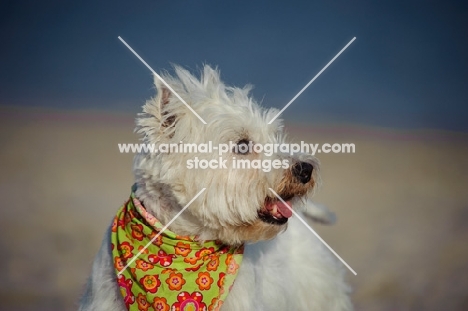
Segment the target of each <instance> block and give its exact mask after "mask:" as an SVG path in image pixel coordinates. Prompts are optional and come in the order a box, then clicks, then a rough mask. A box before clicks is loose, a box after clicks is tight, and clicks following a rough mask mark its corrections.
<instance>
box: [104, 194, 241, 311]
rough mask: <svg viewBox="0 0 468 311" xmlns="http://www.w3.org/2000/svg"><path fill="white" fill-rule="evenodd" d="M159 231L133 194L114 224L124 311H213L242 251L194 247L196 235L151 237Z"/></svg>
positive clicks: (114, 253) (218, 244)
mask: <svg viewBox="0 0 468 311" xmlns="http://www.w3.org/2000/svg"><path fill="white" fill-rule="evenodd" d="M163 227H164V226H163V225H162V224H161V223H160V222H159V221H158V220H157V219H156V218H155V217H154V216H153V215H151V214H149V213H148V212H147V211H146V209H145V208H144V207H143V206H142V204H141V203H140V201H138V200H137V199H136V198H135V195H134V193H133V192H132V195H131V197H130V199H129V200H128V201H127V202H126V203H125V204H124V205H123V206H122V207H121V208H120V210H119V211H118V213H117V216H116V217H115V219H114V222H113V224H112V234H111V243H112V245H111V247H112V257H113V260H114V267H115V269H116V273H117V280H118V284H119V287H120V291H121V293H122V295H123V298H124V302H125V305H126V306H127V309H128V310H130V311H136V310H141V311H150V310H155V311H169V310H170V311H189V310H190V311H214V310H219V308H220V307H221V305H222V304H223V301H224V300H225V299H226V297H227V295H228V294H229V291H230V289H231V287H232V285H233V283H234V279H235V278H236V275H237V272H238V269H239V266H240V264H241V262H242V256H243V255H242V253H243V246H237V247H233V246H229V245H224V244H222V243H221V242H219V241H207V242H205V243H203V244H200V242H197V237H196V236H178V235H176V234H175V233H173V232H171V231H169V230H167V229H166V230H164V232H162V233H161V234H160V235H159V236H158V237H157V238H155V236H156V235H158V234H159V232H160V231H161V229H162V228H163ZM154 238H155V239H154ZM152 239H154V241H153V242H152V243H150V241H151V240H152ZM148 243H150V245H149V246H148V248H147V249H145V250H144V251H143V252H142V253H141V254H140V255H139V256H137V255H138V253H139V252H140V251H141V250H143V249H144V247H145V246H146V245H147V244H148ZM134 257H137V258H136V259H135V260H134V261H133V262H132V263H131V265H130V266H129V267H128V268H127V269H125V270H124V267H125V266H126V265H127V263H128V262H130V261H131V260H132V259H133V258H134Z"/></svg>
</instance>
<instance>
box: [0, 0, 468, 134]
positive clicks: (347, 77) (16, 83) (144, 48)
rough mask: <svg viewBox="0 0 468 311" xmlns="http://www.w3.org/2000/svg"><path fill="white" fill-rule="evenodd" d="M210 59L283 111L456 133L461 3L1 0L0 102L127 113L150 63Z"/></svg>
mask: <svg viewBox="0 0 468 311" xmlns="http://www.w3.org/2000/svg"><path fill="white" fill-rule="evenodd" d="M118 36H121V37H122V38H124V39H125V40H126V41H127V42H128V43H129V44H130V45H131V46H132V47H133V48H134V49H135V50H136V51H137V52H138V53H140V55H141V56H142V57H143V58H144V59H145V60H146V61H147V62H148V63H149V64H150V65H151V66H152V67H153V68H154V69H155V70H157V71H160V70H163V69H170V68H171V63H176V64H180V65H183V66H185V67H187V68H189V69H192V70H197V68H198V67H200V65H202V64H203V63H209V64H212V65H218V66H219V68H220V69H221V72H222V77H223V79H224V80H225V81H226V83H227V84H230V85H239V86H242V85H244V84H247V83H251V84H253V85H255V89H254V91H253V95H254V96H255V97H256V98H257V99H258V100H262V99H263V104H264V105H265V106H275V107H278V108H281V107H282V106H284V105H285V104H286V103H287V102H288V101H289V100H290V99H291V98H292V97H293V96H294V95H295V94H296V93H297V92H298V91H299V90H300V89H301V88H302V87H303V86H304V85H305V84H306V83H307V82H308V81H309V80H310V79H311V78H312V77H313V76H314V75H315V74H316V73H317V72H318V71H319V70H320V69H321V68H322V67H323V66H324V65H325V64H326V63H327V62H328V61H329V60H330V59H331V58H332V57H333V56H334V55H335V54H336V53H337V52H338V51H339V50H340V49H341V48H342V47H343V46H344V45H345V44H346V43H347V42H348V41H349V40H351V39H352V38H353V37H354V36H356V37H357V40H356V41H355V42H354V43H353V44H352V45H351V46H350V47H349V48H348V50H346V51H345V52H344V53H343V54H342V55H341V56H340V57H339V58H338V59H337V60H336V61H335V62H334V63H333V64H332V66H330V67H329V68H328V69H327V70H326V71H325V72H324V73H323V74H322V75H321V76H320V77H319V78H318V79H317V80H316V81H315V82H314V83H313V84H312V85H311V86H310V87H309V89H308V90H307V91H306V92H305V93H303V94H302V95H301V97H299V99H298V100H297V101H296V102H295V103H294V104H293V105H292V106H290V107H289V108H288V109H287V110H286V112H285V113H284V114H283V117H284V118H285V119H287V120H299V121H307V122H311V123H313V122H322V121H335V122H355V123H364V124H368V125H379V126H385V127H398V128H439V129H448V130H457V131H465V132H468V122H467V120H468V91H467V82H468V46H467V45H468V42H467V39H468V2H466V1H415V0H407V1H370V0H369V1H349V0H347V1H346V0H344V1H335V0H328V1H320V2H318V1H240V0H237V1H226V0H223V1H221V0H210V1H205V0H183V1H179V0H171V1H156V0H154V1H148V0H137V1H122V0H116V1H88V0H84V1H5V0H4V1H2V2H1V3H0V42H1V49H0V105H9V106H26V107H27V106H40V107H56V108H65V109H75V110H76V109H98V110H116V111H125V112H131V113H136V112H138V111H139V110H140V107H141V105H142V104H143V103H144V101H145V99H148V98H149V97H151V96H152V95H153V92H154V90H153V89H152V78H151V73H150V71H149V70H148V69H147V68H146V67H144V65H143V64H141V63H140V61H139V60H138V59H137V58H136V57H135V56H133V55H132V54H131V52H130V51H129V50H128V49H127V48H126V47H125V46H124V45H123V44H122V43H121V42H120V41H119V40H118V39H117V37H118Z"/></svg>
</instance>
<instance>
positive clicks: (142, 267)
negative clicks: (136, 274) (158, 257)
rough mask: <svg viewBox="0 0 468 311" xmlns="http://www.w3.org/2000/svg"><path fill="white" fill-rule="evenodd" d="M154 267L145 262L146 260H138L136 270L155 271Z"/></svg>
mask: <svg viewBox="0 0 468 311" xmlns="http://www.w3.org/2000/svg"><path fill="white" fill-rule="evenodd" d="M153 267H154V266H153V265H152V264H150V263H148V262H146V261H144V260H141V259H137V260H136V268H137V269H140V270H143V271H148V270H149V269H153Z"/></svg>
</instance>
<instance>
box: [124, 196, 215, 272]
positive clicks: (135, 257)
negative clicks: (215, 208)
mask: <svg viewBox="0 0 468 311" xmlns="http://www.w3.org/2000/svg"><path fill="white" fill-rule="evenodd" d="M205 190H206V188H203V189H202V190H200V192H198V193H197V195H196V196H195V197H194V198H193V199H192V200H190V202H188V203H187V205H185V206H184V208H183V209H182V210H181V211H180V212H178V213H177V215H175V216H174V218H172V219H171V221H169V222H168V223H167V225H165V226H164V227H163V228H162V229H161V230H160V231H159V233H158V234H156V235H155V236H154V237H153V238H152V239H151V241H149V242H148V244H146V245H145V247H143V248H142V249H141V250H140V251H139V252H138V254H137V255H136V256H134V257H133V258H132V260H130V261H129V263H127V265H126V266H125V267H124V268H123V269H122V270H120V271H119V273H117V276H119V275H121V274H122V273H123V272H124V271H125V270H126V269H127V268H128V267H129V266H130V265H131V264H132V263H133V262H134V261H135V260H137V258H138V257H140V255H141V254H142V253H143V252H144V251H145V250H146V249H147V248H148V246H149V245H150V244H151V243H153V242H154V240H156V239H157V238H158V236H160V235H161V234H162V233H163V232H164V231H165V230H166V229H167V228H168V227H169V226H170V225H171V224H172V222H173V221H174V220H176V218H177V217H179V216H180V214H182V213H183V212H184V211H185V210H186V209H187V207H189V206H190V204H192V203H193V201H195V200H196V198H198V197H199V196H200V194H202V193H203V191H205Z"/></svg>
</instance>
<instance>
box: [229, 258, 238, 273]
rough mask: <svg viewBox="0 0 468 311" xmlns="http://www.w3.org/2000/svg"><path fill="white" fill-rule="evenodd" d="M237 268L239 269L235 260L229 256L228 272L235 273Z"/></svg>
mask: <svg viewBox="0 0 468 311" xmlns="http://www.w3.org/2000/svg"><path fill="white" fill-rule="evenodd" d="M237 270H239V265H238V264H237V262H236V260H235V259H234V258H231V261H230V262H229V264H228V270H227V273H228V274H236V273H237Z"/></svg>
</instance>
